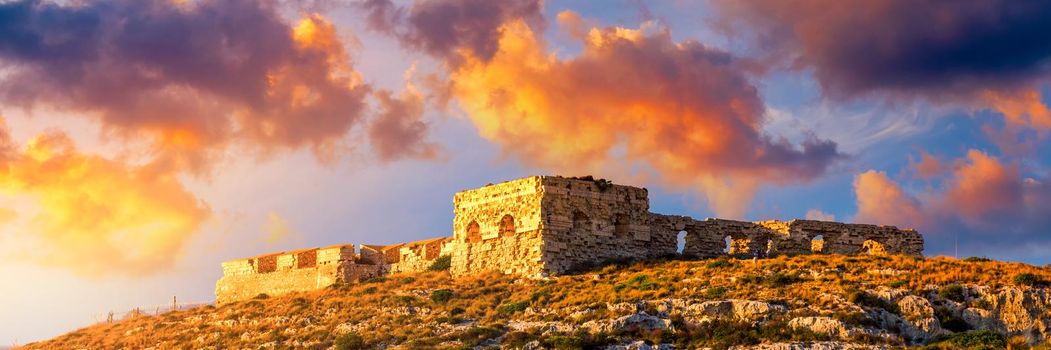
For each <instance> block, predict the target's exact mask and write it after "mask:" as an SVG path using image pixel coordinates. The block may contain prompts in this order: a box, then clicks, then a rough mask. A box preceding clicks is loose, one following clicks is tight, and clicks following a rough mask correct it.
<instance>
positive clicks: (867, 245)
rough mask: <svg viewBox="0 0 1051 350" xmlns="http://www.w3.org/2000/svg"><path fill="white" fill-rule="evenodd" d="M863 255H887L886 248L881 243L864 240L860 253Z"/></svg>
mask: <svg viewBox="0 0 1051 350" xmlns="http://www.w3.org/2000/svg"><path fill="white" fill-rule="evenodd" d="M858 253H860V254H864V255H887V246H886V245H885V244H883V243H882V242H878V241H875V240H871V239H866V240H865V241H864V242H862V243H861V251H859V252H858Z"/></svg>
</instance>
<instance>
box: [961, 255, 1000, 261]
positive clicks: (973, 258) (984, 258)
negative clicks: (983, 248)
mask: <svg viewBox="0 0 1051 350" xmlns="http://www.w3.org/2000/svg"><path fill="white" fill-rule="evenodd" d="M963 261H966V262H989V261H993V259H989V258H986V257H984V256H981V257H979V256H969V257H967V258H966V259H963Z"/></svg>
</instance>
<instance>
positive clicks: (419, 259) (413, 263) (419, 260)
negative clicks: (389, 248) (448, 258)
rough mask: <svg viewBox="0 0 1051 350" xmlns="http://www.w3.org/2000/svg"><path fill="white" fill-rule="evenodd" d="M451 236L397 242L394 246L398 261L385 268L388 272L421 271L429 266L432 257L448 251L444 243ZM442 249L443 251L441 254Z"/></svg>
mask: <svg viewBox="0 0 1051 350" xmlns="http://www.w3.org/2000/svg"><path fill="white" fill-rule="evenodd" d="M451 240H452V239H451V238H448V237H442V238H432V239H428V240H423V241H417V242H411V243H405V244H399V245H397V247H396V251H397V253H398V256H399V258H398V261H397V262H395V263H391V264H390V267H389V268H388V269H387V270H388V271H389V272H390V273H405V272H421V271H426V270H427V268H429V267H430V266H431V264H432V263H433V262H434V259H437V258H438V257H439V256H442V255H446V254H448V253H449V249H446V244H447V243H448V242H449V241H451ZM443 250H444V253H445V254H443Z"/></svg>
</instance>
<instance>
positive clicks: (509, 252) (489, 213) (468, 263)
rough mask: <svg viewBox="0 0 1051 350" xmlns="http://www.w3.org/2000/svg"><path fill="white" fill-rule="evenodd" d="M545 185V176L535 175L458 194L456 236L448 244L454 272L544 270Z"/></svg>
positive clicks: (527, 272)
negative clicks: (543, 213)
mask: <svg viewBox="0 0 1051 350" xmlns="http://www.w3.org/2000/svg"><path fill="white" fill-rule="evenodd" d="M543 190H544V186H543V181H542V177H539V176H534V177H528V178H524V179H518V180H514V181H508V182H504V183H500V184H495V185H487V186H485V187H482V188H478V189H474V190H467V191H463V192H459V193H457V194H456V195H455V196H453V207H454V213H455V218H454V219H453V237H452V240H451V241H450V242H448V243H446V244H447V246H448V247H449V248H448V250H449V251H450V252H451V255H452V267H451V268H450V271H451V272H452V274H453V275H457V276H458V275H464V274H468V273H475V272H481V271H500V272H503V273H508V274H520V275H525V276H537V275H540V274H541V273H542V272H543V264H542V256H541V247H542V246H543V244H544V241H543V236H542V234H541V231H542V229H543V222H542V217H541V208H540V206H541V199H542V198H543V195H544V192H543Z"/></svg>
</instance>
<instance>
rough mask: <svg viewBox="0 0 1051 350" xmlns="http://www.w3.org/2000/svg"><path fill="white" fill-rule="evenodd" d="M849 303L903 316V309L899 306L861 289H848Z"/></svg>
mask: <svg viewBox="0 0 1051 350" xmlns="http://www.w3.org/2000/svg"><path fill="white" fill-rule="evenodd" d="M847 301H849V302H852V303H854V304H857V305H860V306H867V307H871V308H879V309H883V310H887V312H890V313H892V314H899V315H900V314H901V309H900V308H899V307H898V304H895V303H891V302H888V301H886V300H883V299H881V298H880V297H877V296H875V295H872V294H869V293H868V292H866V291H863V290H860V289H848V290H847Z"/></svg>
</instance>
